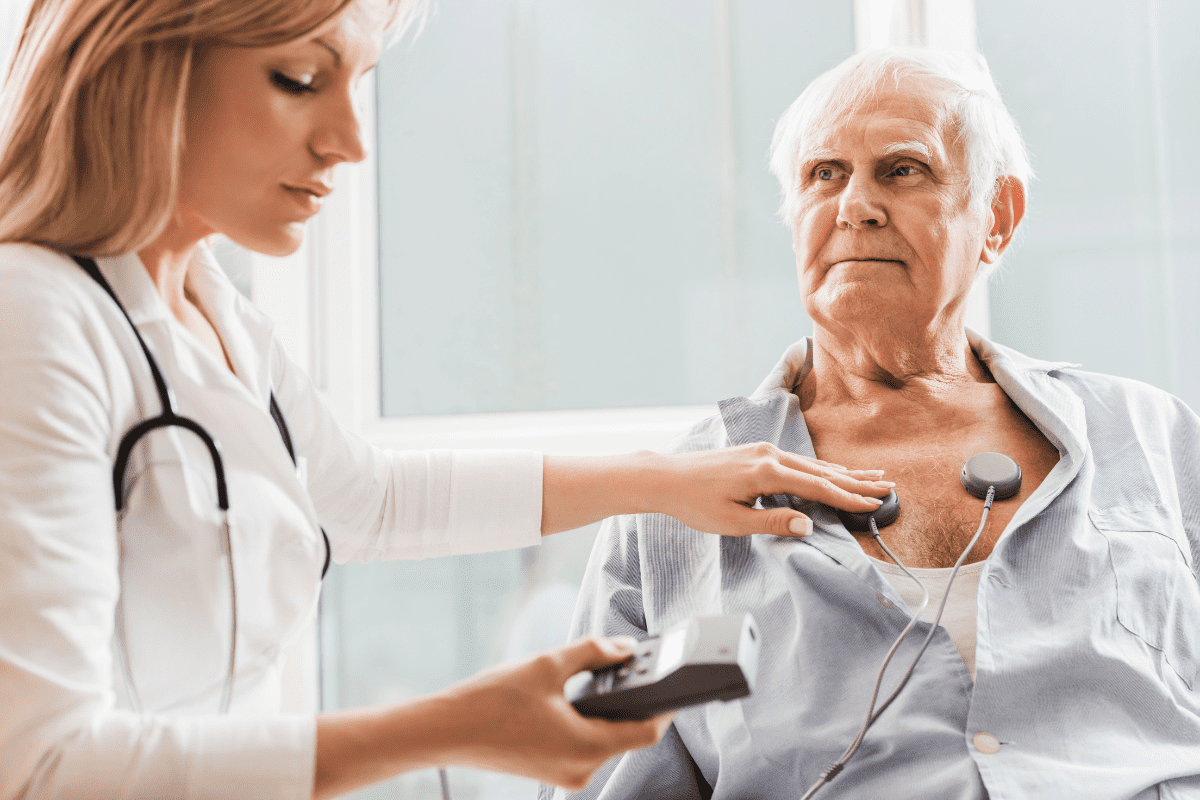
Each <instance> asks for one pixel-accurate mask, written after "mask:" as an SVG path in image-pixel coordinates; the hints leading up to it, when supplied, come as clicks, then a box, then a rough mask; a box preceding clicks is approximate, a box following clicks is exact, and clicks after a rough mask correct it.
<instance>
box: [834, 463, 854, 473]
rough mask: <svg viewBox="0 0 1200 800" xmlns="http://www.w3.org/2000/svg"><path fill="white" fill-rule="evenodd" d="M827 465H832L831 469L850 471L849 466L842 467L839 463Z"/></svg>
mask: <svg viewBox="0 0 1200 800" xmlns="http://www.w3.org/2000/svg"><path fill="white" fill-rule="evenodd" d="M829 466H830V467H832V468H833V469H840V470H841V471H842V472H849V471H850V468H849V467H843V466H842V465H841V464H830V465H829Z"/></svg>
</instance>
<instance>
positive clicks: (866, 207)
mask: <svg viewBox="0 0 1200 800" xmlns="http://www.w3.org/2000/svg"><path fill="white" fill-rule="evenodd" d="M887 223H888V219H887V212H886V210H885V209H884V204H883V198H882V196H881V195H880V192H879V185H878V183H877V182H876V181H875V180H874V176H872V175H863V174H862V173H855V174H853V175H851V176H850V179H849V180H848V181H847V182H846V188H845V189H843V190H842V196H841V199H840V201H839V203H838V217H837V224H838V227H840V228H881V227H883V226H884V225H887Z"/></svg>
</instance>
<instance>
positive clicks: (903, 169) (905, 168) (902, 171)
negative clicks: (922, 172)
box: [892, 164, 917, 178]
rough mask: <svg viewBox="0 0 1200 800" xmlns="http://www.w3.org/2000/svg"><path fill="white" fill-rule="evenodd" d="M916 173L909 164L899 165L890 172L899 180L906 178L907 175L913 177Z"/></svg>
mask: <svg viewBox="0 0 1200 800" xmlns="http://www.w3.org/2000/svg"><path fill="white" fill-rule="evenodd" d="M916 172H917V170H916V168H915V167H913V166H911V165H909V164H901V165H900V166H898V167H896V168H895V169H894V170H892V174H893V175H896V176H899V177H901V178H904V177H907V176H909V175H914V174H916Z"/></svg>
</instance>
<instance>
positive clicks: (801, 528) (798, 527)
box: [788, 517, 813, 536]
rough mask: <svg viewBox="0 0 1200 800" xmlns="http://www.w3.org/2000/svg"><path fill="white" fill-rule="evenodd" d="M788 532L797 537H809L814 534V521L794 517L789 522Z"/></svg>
mask: <svg viewBox="0 0 1200 800" xmlns="http://www.w3.org/2000/svg"><path fill="white" fill-rule="evenodd" d="M788 530H789V531H791V532H792V533H794V534H796V535H797V536H808V535H809V534H811V533H812V530H813V527H812V520H811V519H809V518H808V517H792V519H791V521H790V522H788Z"/></svg>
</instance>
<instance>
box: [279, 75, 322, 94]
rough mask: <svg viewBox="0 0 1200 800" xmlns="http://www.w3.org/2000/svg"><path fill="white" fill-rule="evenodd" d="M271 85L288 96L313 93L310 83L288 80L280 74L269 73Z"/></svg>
mask: <svg viewBox="0 0 1200 800" xmlns="http://www.w3.org/2000/svg"><path fill="white" fill-rule="evenodd" d="M271 83H273V84H275V85H276V86H278V87H279V88H280V89H283V90H284V91H285V92H287V93H288V94H304V93H305V92H311V91H314V89H313V85H312V84H311V83H308V82H305V81H298V80H296V79H294V78H289V77H288V76H287V75H284V74H283V73H282V72H273V73H271Z"/></svg>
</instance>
